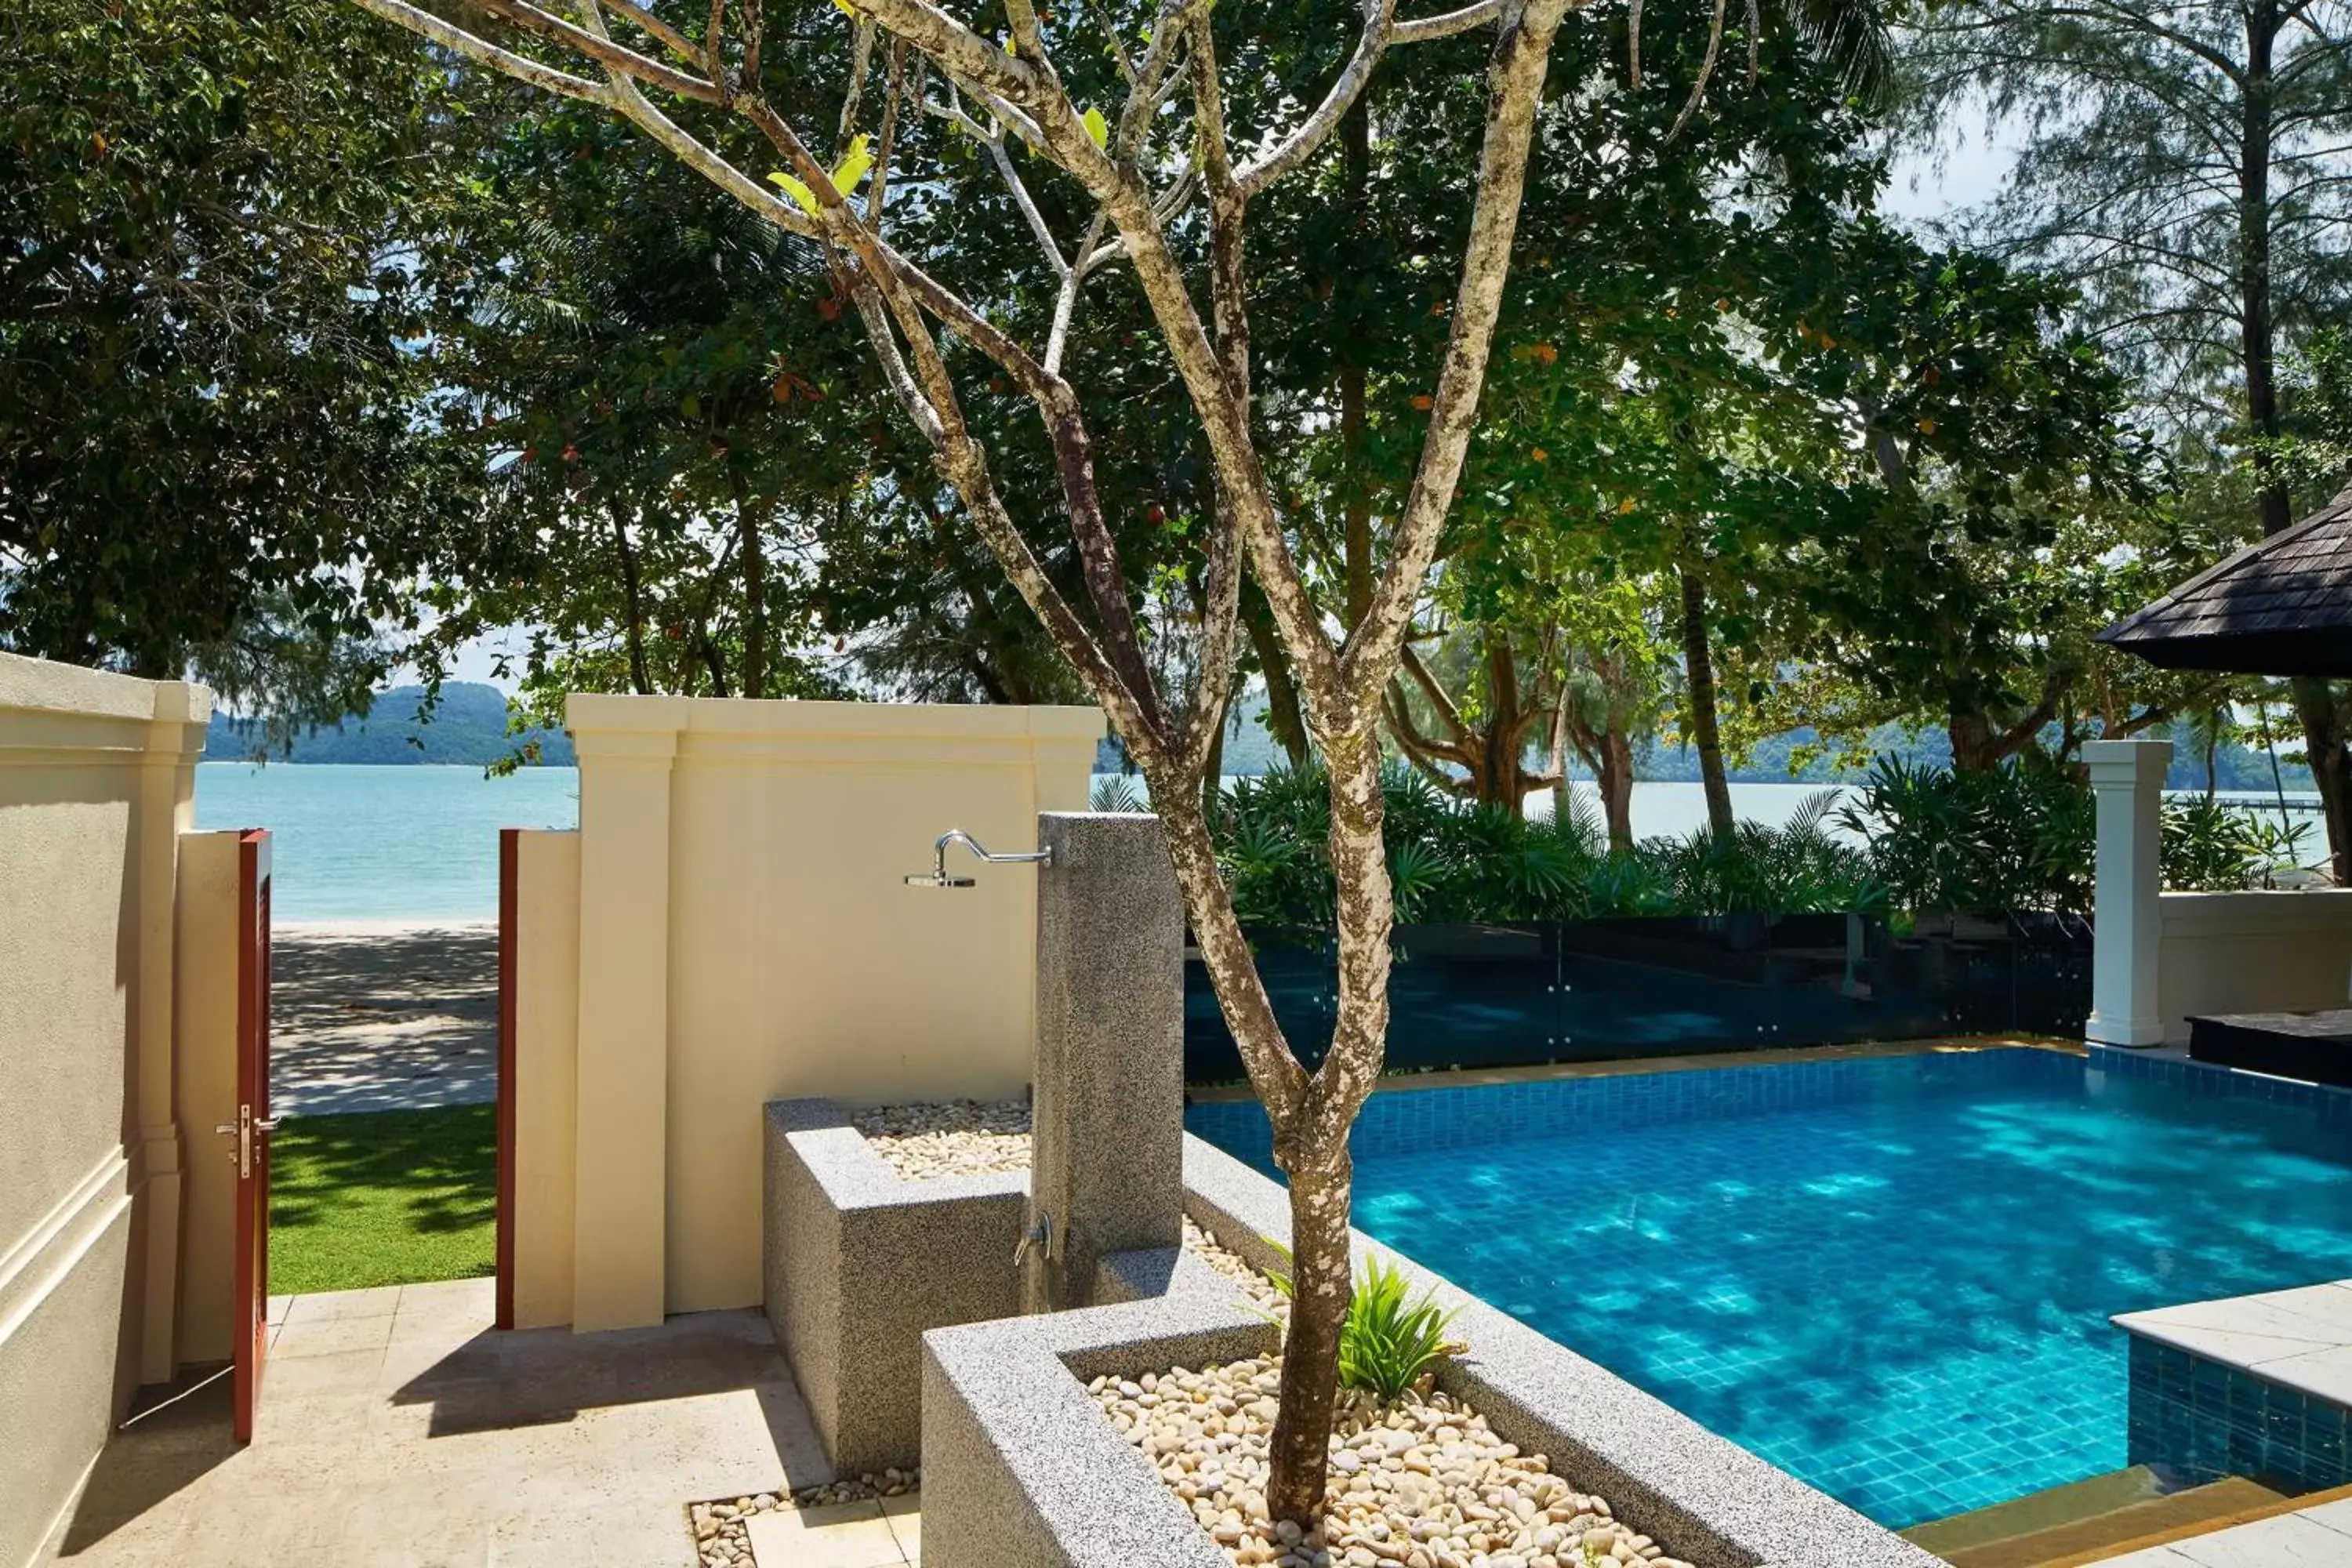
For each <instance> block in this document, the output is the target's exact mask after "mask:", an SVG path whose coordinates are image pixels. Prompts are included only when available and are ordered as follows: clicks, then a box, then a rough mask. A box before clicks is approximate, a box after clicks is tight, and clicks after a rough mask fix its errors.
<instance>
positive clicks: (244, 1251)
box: [219, 828, 278, 1443]
mask: <svg viewBox="0 0 2352 1568" xmlns="http://www.w3.org/2000/svg"><path fill="white" fill-rule="evenodd" d="M236 885H237V916H238V924H237V933H236V1121H235V1122H234V1123H233V1124H224V1125H223V1126H222V1127H221V1128H220V1129H219V1131H222V1132H225V1133H227V1134H228V1135H229V1136H230V1137H232V1138H234V1139H236V1336H237V1337H236V1371H235V1373H234V1378H235V1384H234V1386H235V1410H234V1413H233V1415H231V1417H230V1420H231V1425H232V1426H233V1427H234V1429H235V1432H236V1440H237V1441H238V1442H240V1443H250V1442H251V1441H253V1415H254V1410H255V1407H256V1405H257V1404H258V1403H259V1401H260V1398H261V1369H262V1358H263V1355H264V1353H265V1352H267V1351H268V1335H269V1134H270V1133H271V1131H274V1130H275V1129H276V1127H277V1125H278V1123H277V1122H276V1121H273V1120H272V1119H271V1117H270V1114H269V834H268V831H267V830H265V829H262V828H251V829H248V830H247V831H246V832H244V833H240V834H239V835H237V840H236Z"/></svg>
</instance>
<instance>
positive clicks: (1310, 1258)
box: [1265, 726, 1395, 1525]
mask: <svg viewBox="0 0 2352 1568" xmlns="http://www.w3.org/2000/svg"><path fill="white" fill-rule="evenodd" d="M1368 728H1369V726H1368ZM1324 763H1325V765H1326V766H1327V767H1328V769H1329V770H1330V780H1331V786H1330V800H1331V832H1330V839H1329V846H1330V856H1331V872H1332V880H1333V882H1334V884H1335V890H1336V893H1337V919H1336V920H1335V921H1334V924H1335V926H1336V928H1337V932H1338V937H1339V986H1338V992H1339V995H1338V1006H1337V1017H1336V1019H1335V1022H1334V1026H1333V1028H1332V1032H1331V1048H1330V1051H1329V1052H1328V1054H1327V1055H1326V1056H1325V1058H1324V1059H1323V1063H1322V1066H1321V1067H1320V1068H1318V1070H1317V1072H1316V1074H1315V1078H1314V1080H1313V1083H1312V1087H1311V1088H1310V1089H1309V1091H1308V1093H1307V1096H1306V1097H1305V1104H1304V1106H1303V1107H1302V1113H1300V1114H1296V1115H1292V1116H1287V1117H1285V1118H1283V1119H1281V1120H1280V1121H1276V1124H1275V1129H1274V1159H1275V1163H1276V1165H1278V1166H1280V1167H1281V1169H1282V1172H1283V1173H1284V1174H1285V1175H1286V1176H1287V1177H1289V1179H1290V1248H1291V1284H1292V1297H1291V1307H1290V1333H1289V1336H1288V1338H1287V1340H1286V1342H1285V1343H1284V1346H1283V1357H1282V1398H1281V1405H1280V1414H1279V1415H1277V1416H1276V1419H1275V1424H1274V1441H1273V1445H1272V1448H1271V1451H1270V1454H1269V1458H1270V1461H1271V1464H1272V1468H1273V1477H1272V1479H1271V1481H1270V1483H1269V1484H1268V1486H1267V1488H1266V1500H1265V1501H1266V1510H1267V1512H1268V1513H1269V1515H1270V1516H1271V1517H1272V1518H1275V1519H1277V1520H1282V1519H1288V1520H1296V1521H1299V1522H1300V1523H1302V1524H1310V1525H1311V1524H1312V1523H1314V1522H1315V1521H1317V1520H1318V1519H1319V1518H1321V1516H1322V1512H1323V1490H1324V1480H1325V1476H1326V1471H1327V1468H1328V1459H1329V1452H1328V1442H1329V1434H1330V1431H1331V1416H1332V1412H1333V1410H1334V1408H1335V1407H1336V1405H1337V1404H1338V1399H1339V1329H1340V1325H1341V1324H1342V1323H1343V1322H1345V1321H1346V1320H1347V1316H1348V1298H1349V1290H1350V1280H1349V1259H1348V1215H1349V1201H1350V1190H1351V1180H1352V1177H1353V1174H1354V1172H1353V1167H1352V1166H1351V1165H1350V1164H1349V1159H1348V1128H1349V1125H1350V1124H1351V1123H1352V1122H1353V1121H1355V1119H1356V1112H1357V1110H1359V1109H1360V1107H1361V1106H1362V1105H1363V1103H1364V1099H1365V1097H1366V1096H1367V1095H1369V1094H1370V1093H1371V1091H1372V1086H1373V1084H1375V1083H1376V1082H1378V1081H1379V1079H1380V1075H1381V1064H1382V1062H1383V1061H1384V1060H1385V1059H1386V1057H1387V1051H1388V1030H1389V964H1390V952H1389V937H1390V933H1391V929H1392V927H1393V923H1394V921H1395V901H1394V899H1393V897H1392V896H1391V894H1392V890H1391V888H1390V885H1389V866H1388V852H1387V848H1386V847H1385V846H1384V845H1383V844H1382V842H1381V820H1382V817H1383V815H1384V812H1385V804H1384V802H1383V800H1382V798H1381V752H1380V745H1379V742H1378V741H1377V739H1376V737H1375V736H1374V735H1373V734H1370V733H1365V732H1359V733H1356V734H1352V735H1344V736H1332V737H1328V738H1327V741H1326V743H1325V754H1324Z"/></svg>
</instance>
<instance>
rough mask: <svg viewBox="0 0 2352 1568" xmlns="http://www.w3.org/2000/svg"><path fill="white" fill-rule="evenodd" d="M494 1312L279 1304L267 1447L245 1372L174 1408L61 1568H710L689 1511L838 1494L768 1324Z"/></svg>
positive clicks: (114, 1472) (132, 1458) (161, 1414)
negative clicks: (637, 1323)
mask: <svg viewBox="0 0 2352 1568" xmlns="http://www.w3.org/2000/svg"><path fill="white" fill-rule="evenodd" d="M491 1310H492V1300H491V1282H490V1281H489V1280H487V1279H483V1280H467V1281H461V1282H457V1283H453V1284H446V1285H410V1286H393V1287H388V1288H386V1289H380V1290H353V1291H344V1292H340V1293H335V1294H327V1295H317V1296H299V1297H295V1298H292V1299H291V1300H280V1301H278V1302H273V1303H272V1315H273V1317H277V1318H278V1319H280V1320H281V1321H278V1322H277V1323H276V1324H275V1326H274V1327H273V1328H272V1330H271V1339H272V1342H271V1346H270V1352H269V1358H270V1359H269V1369H268V1376H267V1378H266V1380H265V1384H264V1389H263V1398H262V1403H261V1415H260V1419H259V1421H258V1423H257V1431H256V1433H255V1436H254V1441H253V1443H252V1445H251V1446H250V1447H246V1448H242V1449H240V1448H238V1447H236V1446H235V1445H234V1444H232V1443H231V1441H230V1440H229V1436H228V1380H227V1378H226V1376H216V1377H215V1378H213V1379H211V1380H210V1381H208V1382H204V1383H201V1384H197V1385H196V1386H194V1387H193V1388H192V1389H190V1390H188V1391H187V1392H185V1393H184V1394H182V1395H181V1396H180V1397H178V1398H176V1399H174V1400H172V1401H171V1402H169V1403H166V1404H162V1405H155V1406H152V1407H150V1408H149V1409H148V1410H147V1411H146V1412H145V1413H143V1414H142V1415H137V1416H135V1417H134V1418H133V1419H132V1420H131V1422H130V1423H128V1424H127V1425H126V1426H124V1428H123V1429H122V1430H121V1431H120V1432H118V1433H117V1434H116V1436H114V1438H113V1439H112V1441H110V1443H109V1444H108V1446H107V1448H106V1450H105V1452H104V1453H103V1454H102V1455H100V1458H99V1462H98V1466H97V1468H96V1469H95V1470H94V1471H93V1473H92V1474H91V1477H90V1479H89V1485H88V1486H87V1487H86V1488H85V1489H84V1492H83V1496H82V1499H81V1500H80V1501H79V1504H78V1505H77V1507H76V1508H75V1510H73V1511H72V1513H71V1514H70V1515H69V1516H68V1520H67V1521H66V1522H65V1523H64V1525H63V1526H62V1527H61V1529H60V1531H59V1534H58V1538H57V1539H56V1540H54V1541H53V1542H51V1545H50V1552H49V1555H48V1556H47V1558H46V1559H45V1560H44V1561H45V1563H65V1564H72V1565H74V1568H125V1565H131V1564H136V1565H139V1568H148V1565H170V1568H215V1565H219V1568H232V1565H233V1568H281V1565H282V1568H297V1565H299V1568H322V1565H331V1568H374V1565H378V1564H382V1565H383V1568H394V1565H397V1568H442V1565H445V1564H446V1565H448V1568H459V1565H464V1568H530V1565H537V1564H547V1565H550V1568H667V1565H670V1564H677V1565H678V1568H693V1565H694V1564H695V1563H696V1562H697V1554H696V1551H695V1546H694V1542H693V1538H692V1536H691V1534H690V1533H689V1529H688V1521H687V1513H686V1509H687V1505H688V1504H689V1503H692V1502H696V1501H700V1500H710V1499H732V1498H738V1497H746V1496H755V1495H757V1494H759V1493H761V1492H774V1493H777V1494H779V1495H784V1494H787V1493H789V1492H790V1491H792V1490H793V1489H799V1488H803V1487H808V1486H814V1485H817V1484H819V1483H822V1482H824V1481H826V1480H829V1479H832V1477H831V1471H830V1468H829V1467H828V1466H827V1464H826V1462H825V1458H824V1449H823V1448H822V1447H820V1446H819V1445H818V1443H817V1440H816V1436H815V1434H814V1429H813V1428H812V1427H811V1426H810V1424H809V1420H808V1414H807V1411H806V1409H805V1407H804V1406H803V1404H802V1401H801V1397H800V1394H799V1391H798V1390H797V1389H796V1388H795V1387H794V1386H793V1381H792V1376H791V1373H789V1372H788V1371H787V1369H786V1367H785V1365H784V1363H783V1359H782V1356H781V1355H780V1354H779V1353H778V1352H777V1350H776V1346H775V1342H774V1340H773V1338H772V1336H771V1335H770V1333H769V1331H768V1325H767V1321H766V1320H765V1319H764V1318H762V1317H761V1315H760V1314H759V1313H757V1312H702V1313H695V1314H691V1315H688V1316H682V1317H677V1318H673V1319H671V1320H670V1321H668V1322H667V1323H665V1324H663V1325H662V1326H661V1327H659V1328H657V1329H642V1330H623V1331H616V1332H612V1333H604V1334H589V1335H574V1334H572V1333H571V1332H570V1331H566V1330H561V1329H557V1330H525V1331H516V1332H509V1333H499V1332H497V1331H493V1330H492V1329H491V1328H490V1326H489V1325H490V1318H491ZM866 1507H867V1508H868V1509H872V1510H874V1511H875V1512H876V1513H877V1514H878V1512H879V1510H878V1508H877V1507H876V1505H871V1504H868V1505H866ZM842 1522H844V1523H848V1522H850V1521H847V1520H844V1521H842ZM877 1522H878V1521H877ZM886 1528H887V1527H886ZM844 1533H845V1534H846V1533H850V1532H844ZM884 1538H885V1539H888V1537H887V1534H886V1535H885V1537H884ZM812 1544H813V1543H812ZM828 1544H830V1542H829V1541H828ZM841 1544H842V1545H843V1546H844V1547H847V1546H849V1545H850V1542H848V1541H846V1540H844V1541H843V1542H841ZM852 1554H853V1555H865V1554H866V1553H865V1552H854V1553H852ZM899 1560H900V1558H899V1557H898V1555H897V1554H895V1553H894V1554H893V1555H892V1556H891V1557H890V1558H889V1559H888V1561H889V1562H891V1563H896V1562H898V1561H899ZM796 1568H826V1564H824V1563H822V1562H819V1561H817V1560H815V1559H814V1558H812V1560H811V1561H810V1562H809V1563H804V1564H798V1565H796ZM840 1568H869V1565H868V1564H866V1563H855V1564H849V1563H844V1564H842V1565H840Z"/></svg>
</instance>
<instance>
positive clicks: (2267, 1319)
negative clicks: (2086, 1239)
mask: <svg viewBox="0 0 2352 1568" xmlns="http://www.w3.org/2000/svg"><path fill="white" fill-rule="evenodd" d="M2114 1321H2115V1325H2116V1327H2117V1328H2119V1329H2121V1330H2123V1331H2125V1332H2126V1333H2130V1334H2137V1335H2138V1336H2139V1337H2140V1338H2142V1339H2147V1340H2153V1341H2155V1342H2158V1344H2164V1345H2169V1346H2171V1347H2172V1348H2173V1349H2175V1350H2179V1351H2186V1352H2189V1354H2190V1355H2194V1356H2201V1357H2203V1358H2204V1359H2206V1360H2207V1361H2213V1362H2219V1363H2221V1364H2222V1365H2224V1366H2228V1367H2232V1368H2235V1369H2236V1370H2238V1371H2240V1372H2247V1373H2254V1374H2256V1375H2257V1376H2260V1377H2263V1378H2265V1379H2267V1380H2268V1381H2270V1382H2272V1383H2276V1384H2284V1385H2285V1386H2286V1387H2289V1388H2293V1389H2296V1390H2299V1391H2301V1392H2303V1393H2305V1394H2317V1395H2318V1396H2319V1397H2321V1398H2323V1399H2332V1400H2335V1401H2336V1402H2337V1403H2338V1404H2347V1403H2352V1279H2338V1280H2336V1281H2334V1282H2332V1283H2329V1284H2325V1285H2305V1286H2298V1287H2297V1288H2295V1289H2291V1290H2265V1291H2263V1292H2261V1293H2259V1294H2256V1295H2252V1296H2231V1297H2228V1298H2225V1299H2223V1300H2218V1301H2190V1302H2187V1303H2184V1304H2183V1305H2180V1306H2178V1307H2158V1308H2156V1309H2154V1310H2150V1311H2146V1312H2125V1313H2120V1314H2118V1315H2117V1316H2116V1319H2115V1320H2114Z"/></svg>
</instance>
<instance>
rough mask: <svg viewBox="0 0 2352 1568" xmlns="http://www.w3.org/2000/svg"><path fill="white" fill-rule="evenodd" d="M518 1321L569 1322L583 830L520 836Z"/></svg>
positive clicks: (519, 1324) (531, 1325)
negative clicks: (581, 837) (581, 845)
mask: <svg viewBox="0 0 2352 1568" xmlns="http://www.w3.org/2000/svg"><path fill="white" fill-rule="evenodd" d="M514 871H515V881H516V888H515V931H514V942H515V960H514V964H515V967H514V993H515V1007H514V1029H515V1041H514V1082H513V1084H511V1085H509V1086H507V1087H508V1089H509V1092H510V1093H511V1094H512V1095H513V1097H514V1098H513V1104H514V1111H515V1119H514V1139H515V1147H514V1194H515V1199H514V1226H515V1240H514V1253H513V1257H514V1275H515V1277H514V1279H513V1281H512V1284H513V1288H514V1326H515V1327H516V1328H518V1329H543V1328H550V1327H552V1326H554V1325H556V1324H559V1323H568V1322H570V1321H572V1223H573V1221H572V1188H573V1185H574V1184H575V1183H576V1181H577V1180H578V1166H577V1163H576V1162H575V1161H574V1159H573V1154H572V1151H573V1150H574V1148H575V1147H576V1146H577V1145H576V1142H575V1139H576V1136H577V1132H578V1118H579V1114H580V1097H579V1093H578V1086H577V1084H576V1082H575V1079H574V1071H575V1068H576V1067H577V1065H578V1064H577V1057H576V1051H577V1045H578V1040H579V1031H580V835H579V834H577V833H573V832H557V831H553V830H550V829H544V828H531V829H526V830H523V831H520V832H518V833H516V835H515V866H514Z"/></svg>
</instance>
